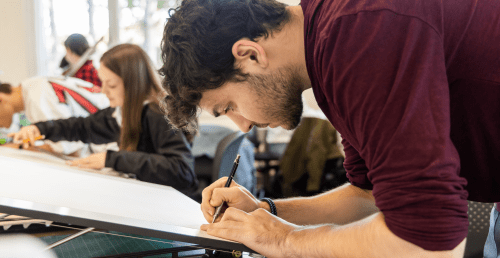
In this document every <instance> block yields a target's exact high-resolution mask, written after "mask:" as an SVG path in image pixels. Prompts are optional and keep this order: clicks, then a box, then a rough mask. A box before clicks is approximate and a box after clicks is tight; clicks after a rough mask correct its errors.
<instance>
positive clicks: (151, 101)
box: [13, 44, 197, 192]
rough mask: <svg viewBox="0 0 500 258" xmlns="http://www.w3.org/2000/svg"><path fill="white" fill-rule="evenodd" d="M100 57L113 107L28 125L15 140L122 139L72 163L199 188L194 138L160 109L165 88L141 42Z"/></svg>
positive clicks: (185, 189)
mask: <svg viewBox="0 0 500 258" xmlns="http://www.w3.org/2000/svg"><path fill="white" fill-rule="evenodd" d="M100 61H101V65H100V68H99V72H98V74H99V77H100V78H101V81H102V92H103V93H104V94H106V96H107V97H108V98H109V101H110V108H107V109H104V110H101V111H99V112H97V113H95V114H93V115H91V116H89V117H86V118H69V119H62V120H54V121H47V122H39V123H36V124H34V125H31V126H26V127H23V128H22V129H21V131H19V132H18V133H15V134H14V135H13V138H14V141H22V140H24V139H35V138H36V137H37V136H40V135H44V136H45V139H47V140H51V141H61V140H67V141H82V142H85V143H97V144H102V143H109V142H118V143H119V146H120V150H119V151H110V150H108V151H107V152H104V153H96V154H92V155H90V156H88V157H86V158H83V159H79V160H74V161H72V162H70V164H71V165H74V166H79V167H82V168H93V169H101V168H104V167H110V168H113V169H114V170H116V171H120V172H124V173H129V174H134V175H135V176H136V177H137V179H139V180H142V181H147V182H152V183H157V184H163V185H169V186H172V187H174V188H176V189H178V190H180V191H183V192H189V191H191V190H194V189H195V187H196V184H197V181H196V176H195V174H194V157H193V155H192V154H191V148H190V144H189V141H188V140H187V138H186V136H185V135H184V133H183V132H181V131H175V130H173V129H172V128H171V126H170V124H169V123H168V122H167V121H166V120H165V118H164V116H163V114H162V113H161V112H160V108H159V99H160V98H164V97H165V92H164V91H163V89H162V88H161V84H160V80H159V78H158V75H157V72H156V70H155V69H154V67H153V65H152V63H151V60H150V59H149V57H148V56H147V54H146V53H145V52H144V51H143V50H142V49H141V48H140V47H139V46H136V45H133V44H122V45H118V46H115V47H113V48H111V49H110V50H108V51H107V52H106V53H104V54H103V55H102V57H101V60H100ZM31 142H33V141H29V142H28V143H26V144H25V146H24V147H28V144H29V143H31Z"/></svg>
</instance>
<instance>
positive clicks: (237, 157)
mask: <svg viewBox="0 0 500 258" xmlns="http://www.w3.org/2000/svg"><path fill="white" fill-rule="evenodd" d="M240 157H241V155H240V154H238V155H237V156H236V162H238V161H240Z"/></svg>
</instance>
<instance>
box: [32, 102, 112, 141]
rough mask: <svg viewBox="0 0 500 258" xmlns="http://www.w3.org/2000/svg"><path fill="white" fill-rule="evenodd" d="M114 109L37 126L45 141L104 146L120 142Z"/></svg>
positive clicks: (39, 123) (41, 123) (42, 123)
mask: <svg viewBox="0 0 500 258" xmlns="http://www.w3.org/2000/svg"><path fill="white" fill-rule="evenodd" d="M113 111H114V108H106V109H103V110H100V111H98V112H97V113H95V114H92V115H89V116H88V117H71V118H67V119H59V120H52V121H46V122H38V123H36V124H35V125H36V126H37V127H38V129H39V130H40V133H41V134H42V135H45V139H47V140H51V141H54V142H57V141H82V142H84V143H96V144H104V143H110V142H116V141H118V138H119V137H120V127H119V125H118V123H117V122H116V119H115V118H114V117H112V113H113Z"/></svg>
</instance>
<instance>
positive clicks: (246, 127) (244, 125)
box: [226, 112, 253, 133]
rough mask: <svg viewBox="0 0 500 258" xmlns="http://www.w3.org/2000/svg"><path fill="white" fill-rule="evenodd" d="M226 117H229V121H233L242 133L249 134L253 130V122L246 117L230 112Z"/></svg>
mask: <svg viewBox="0 0 500 258" xmlns="http://www.w3.org/2000/svg"><path fill="white" fill-rule="evenodd" d="M226 116H227V117H229V119H231V120H232V121H233V122H234V123H235V124H236V125H237V126H238V128H240V130H241V131H242V132H244V133H248V132H249V131H250V129H252V126H253V122H252V121H250V120H248V119H246V118H245V117H243V116H241V115H239V114H236V113H234V112H228V113H227V114H226Z"/></svg>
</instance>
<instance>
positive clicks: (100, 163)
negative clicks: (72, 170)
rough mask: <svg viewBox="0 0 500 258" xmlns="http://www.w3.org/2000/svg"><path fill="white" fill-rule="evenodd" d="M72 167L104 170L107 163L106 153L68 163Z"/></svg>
mask: <svg viewBox="0 0 500 258" xmlns="http://www.w3.org/2000/svg"><path fill="white" fill-rule="evenodd" d="M66 163H67V164H68V165H70V166H75V167H80V168H92V169H102V168H104V165H105V163H106V152H101V153H96V154H92V155H90V156H88V157H86V158H83V159H76V160H72V161H68V162H66Z"/></svg>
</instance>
